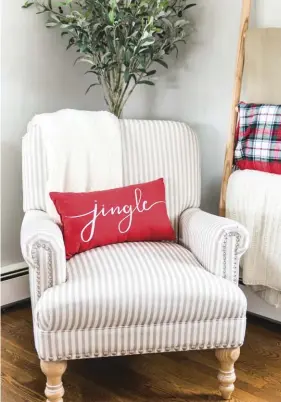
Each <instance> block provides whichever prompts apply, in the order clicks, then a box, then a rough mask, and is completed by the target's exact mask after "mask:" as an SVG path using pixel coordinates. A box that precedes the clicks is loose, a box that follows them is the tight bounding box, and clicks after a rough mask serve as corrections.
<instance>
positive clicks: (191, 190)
mask: <svg viewBox="0 0 281 402" xmlns="http://www.w3.org/2000/svg"><path fill="white" fill-rule="evenodd" d="M121 131H122V147H123V172H124V185H129V184H135V183H140V182H146V181H150V180H154V179H158V178H159V177H164V179H165V187H166V201H167V209H168V215H169V217H170V220H171V222H172V225H173V227H174V229H175V230H176V231H177V230H178V227H177V224H178V217H179V215H180V214H181V212H182V211H184V210H185V209H186V208H190V207H199V205H200V191H201V183H200V177H201V173H200V163H199V151H198V142H197V137H196V135H195V133H194V132H193V131H192V130H191V129H190V128H189V127H188V126H187V125H186V124H184V123H178V122H172V121H153V120H150V121H149V120H122V121H121Z"/></svg>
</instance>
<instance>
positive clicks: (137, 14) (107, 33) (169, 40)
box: [23, 0, 195, 117]
mask: <svg viewBox="0 0 281 402" xmlns="http://www.w3.org/2000/svg"><path fill="white" fill-rule="evenodd" d="M33 5H34V6H36V7H37V13H48V19H47V20H46V27H48V28H50V27H56V26H58V27H59V28H60V29H61V30H62V33H61V35H62V36H67V37H68V45H67V48H68V49H69V48H70V47H76V49H77V52H78V53H79V54H80V55H79V57H78V58H77V59H76V62H85V63H88V65H89V69H88V71H87V72H86V74H93V76H94V77H95V81H94V82H93V83H92V84H91V85H90V86H89V88H88V89H87V91H86V92H88V91H89V90H90V89H91V88H92V87H94V86H95V85H101V86H102V88H103V93H104V98H105V101H106V103H107V105H108V108H109V110H110V111H111V112H112V113H114V114H115V115H116V116H118V117H120V115H121V113H122V110H123V108H124V105H125V103H126V102H127V100H128V98H129V97H130V95H131V94H132V92H133V91H134V89H135V87H136V86H137V85H154V84H155V83H154V82H153V78H154V76H155V74H156V68H157V64H160V65H162V66H164V67H166V68H168V65H167V63H166V61H165V59H166V56H167V55H169V54H171V53H172V52H176V53H178V44H179V43H180V42H185V41H186V39H187V38H188V36H189V35H190V32H191V28H190V23H189V20H188V19H187V18H186V13H187V11H188V10H189V9H190V8H191V7H193V6H195V4H190V3H189V2H188V1H186V0H64V1H60V2H58V1H56V2H55V1H52V0H45V1H44V0H30V1H27V2H25V4H24V5H23V7H24V8H28V7H30V6H33Z"/></svg>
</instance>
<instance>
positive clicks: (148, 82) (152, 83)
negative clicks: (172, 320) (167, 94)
mask: <svg viewBox="0 0 281 402" xmlns="http://www.w3.org/2000/svg"><path fill="white" fill-rule="evenodd" d="M138 84H145V85H155V84H154V82H152V81H146V80H143V81H139V82H138Z"/></svg>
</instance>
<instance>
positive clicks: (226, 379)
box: [216, 348, 240, 399]
mask: <svg viewBox="0 0 281 402" xmlns="http://www.w3.org/2000/svg"><path fill="white" fill-rule="evenodd" d="M239 355H240V348H236V349H217V350H216V358H217V359H218V361H219V362H220V370H219V374H218V380H219V382H220V388H219V389H220V392H221V394H222V397H223V399H230V398H231V394H232V392H233V391H234V381H235V380H236V375H235V371H234V363H235V362H236V360H237V359H238V357H239Z"/></svg>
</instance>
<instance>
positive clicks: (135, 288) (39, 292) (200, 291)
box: [21, 120, 248, 402]
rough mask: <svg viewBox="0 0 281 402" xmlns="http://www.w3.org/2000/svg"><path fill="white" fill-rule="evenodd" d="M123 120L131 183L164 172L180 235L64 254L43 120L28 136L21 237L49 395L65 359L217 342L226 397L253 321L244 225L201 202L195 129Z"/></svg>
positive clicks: (56, 396)
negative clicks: (246, 288) (244, 272)
mask: <svg viewBox="0 0 281 402" xmlns="http://www.w3.org/2000/svg"><path fill="white" fill-rule="evenodd" d="M120 124H121V132H122V157H123V171H124V177H123V182H124V185H129V184H135V183H138V182H145V181H149V180H154V179H156V178H159V177H164V178H165V184H166V199H167V208H168V214H169V217H170V220H171V222H172V225H173V227H174V229H175V231H176V233H177V241H176V242H174V243H168V242H163V243H162V242H155V243H152V242H145V243H124V244H114V245H109V246H105V247H99V248H96V249H93V250H91V251H87V252H85V253H82V254H79V255H77V256H75V257H73V258H72V259H70V260H69V261H66V258H65V248H64V242H63V238H62V233H61V230H60V229H59V227H58V226H57V225H56V224H55V223H54V222H53V221H52V220H51V218H50V217H49V216H48V215H47V213H46V212H45V211H46V205H45V193H46V182H47V166H46V155H45V151H44V147H43V143H42V138H41V133H40V132H39V130H38V129H37V128H36V127H35V128H32V130H31V131H29V132H28V133H27V134H26V135H25V137H24V138H23V202H24V211H25V217H24V220H23V224H22V231H21V245H22V253H23V256H24V258H25V260H26V262H27V263H28V265H29V268H30V288H31V298H32V310H33V324H34V338H35V345H36V350H37V353H38V356H39V358H40V360H41V368H42V371H43V372H44V373H45V375H46V377H47V384H46V390H45V395H46V397H47V400H48V401H54V402H61V401H62V397H63V395H64V388H63V385H62V382H61V379H62V375H63V373H64V371H65V369H66V363H67V360H71V359H86V358H98V357H104V356H108V357H110V356H119V355H127V354H142V353H162V352H174V351H187V350H193V349H216V356H217V358H218V360H219V361H220V363H221V369H220V372H219V376H218V379H219V382H220V390H221V393H222V396H223V398H225V399H229V398H230V396H231V393H232V391H233V389H234V386H233V383H234V381H235V373H234V362H235V361H236V359H237V358H238V356H239V347H240V346H241V345H242V343H243V341H244V335H245V326H246V300H245V297H244V295H243V293H242V292H241V291H240V290H239V288H238V286H237V284H238V277H239V275H238V270H239V259H240V257H241V255H242V254H243V253H244V252H245V250H246V249H247V246H248V235H247V232H246V230H245V229H244V227H243V226H241V225H239V224H238V223H236V222H234V221H231V220H229V219H225V218H221V217H218V216H214V215H210V214H208V213H205V212H203V211H201V210H200V209H199V207H200V186H201V183H200V162H199V152H198V142H197V138H196V135H195V134H194V132H193V131H192V130H191V129H190V128H189V127H188V126H187V125H185V124H183V123H176V122H169V121H137V120H121V121H120ZM66 400H68V399H67V398H66ZM69 400H71V399H69Z"/></svg>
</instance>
